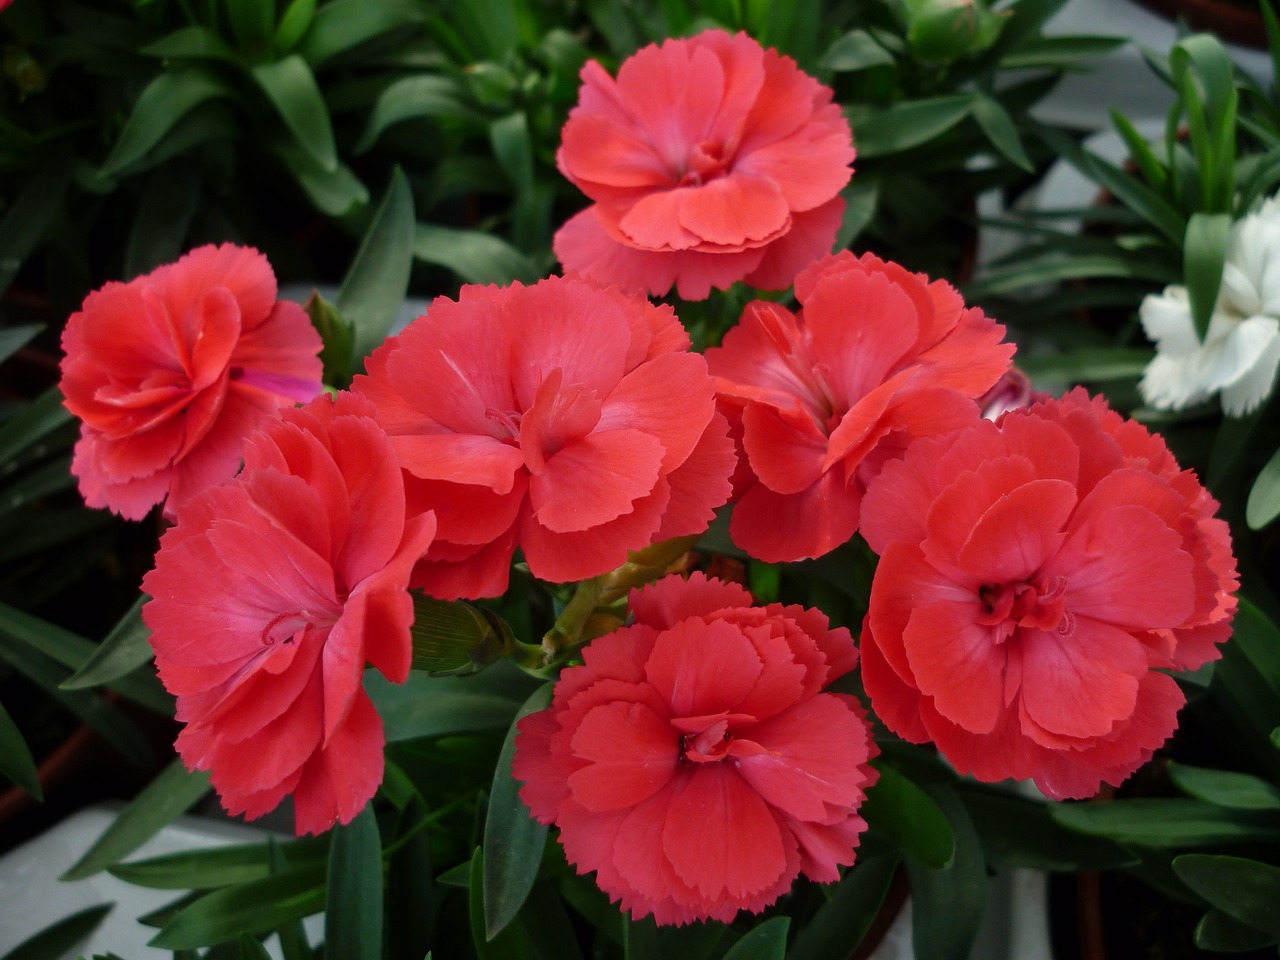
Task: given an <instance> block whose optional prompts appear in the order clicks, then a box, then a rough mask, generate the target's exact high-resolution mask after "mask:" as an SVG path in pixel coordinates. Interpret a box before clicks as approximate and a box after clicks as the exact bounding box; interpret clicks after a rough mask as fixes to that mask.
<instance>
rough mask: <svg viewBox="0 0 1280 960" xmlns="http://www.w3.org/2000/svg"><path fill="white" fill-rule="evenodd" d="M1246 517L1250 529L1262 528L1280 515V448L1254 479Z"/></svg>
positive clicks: (1245, 513) (1245, 511)
mask: <svg viewBox="0 0 1280 960" xmlns="http://www.w3.org/2000/svg"><path fill="white" fill-rule="evenodd" d="M1244 517H1245V521H1246V522H1247V523H1248V524H1249V529H1250V530H1261V529H1262V528H1263V527H1265V526H1266V525H1267V524H1269V523H1270V522H1271V521H1272V520H1274V519H1275V518H1276V517H1280V450H1277V451H1276V452H1275V453H1273V454H1272V455H1271V459H1270V460H1268V461H1267V463H1266V466H1264V467H1263V468H1262V470H1261V471H1260V472H1259V473H1258V477H1257V479H1256V480H1254V481H1253V486H1252V487H1251V488H1250V489H1249V499H1248V502H1246V504H1245V508H1244Z"/></svg>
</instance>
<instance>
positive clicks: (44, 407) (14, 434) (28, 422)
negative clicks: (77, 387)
mask: <svg viewBox="0 0 1280 960" xmlns="http://www.w3.org/2000/svg"><path fill="white" fill-rule="evenodd" d="M70 422H71V413H70V411H68V410H67V408H66V407H64V406H63V405H62V391H60V390H59V389H58V388H57V387H50V388H49V389H48V390H46V391H45V392H44V393H42V394H40V396H38V397H36V398H35V399H34V400H32V401H31V402H30V403H28V404H27V405H26V406H25V407H23V408H22V409H21V410H19V411H18V412H17V413H16V414H14V415H13V416H12V417H10V418H9V419H8V420H6V421H5V422H4V425H3V426H0V468H3V467H4V466H5V465H6V464H9V463H10V462H12V461H13V459H14V458H15V457H17V456H18V454H20V453H22V452H23V451H24V450H27V449H28V448H30V447H32V446H34V445H35V444H37V443H39V442H40V441H41V440H43V439H44V438H45V437H47V436H48V435H49V434H51V433H52V432H53V431H54V430H57V429H58V428H59V427H60V426H62V425H63V424H65V423H70Z"/></svg>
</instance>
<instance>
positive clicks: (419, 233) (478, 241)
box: [413, 223, 538, 284]
mask: <svg viewBox="0 0 1280 960" xmlns="http://www.w3.org/2000/svg"><path fill="white" fill-rule="evenodd" d="M413 255H414V257H416V258H417V259H418V260H421V261H423V262H424V263H434V264H437V265H438V266H442V267H446V268H448V269H449V270H452V271H453V272H454V273H456V274H457V275H458V276H459V277H461V278H462V280H463V281H464V282H466V283H499V284H505V283H510V282H511V281H512V280H520V281H523V282H526V283H529V282H532V281H533V280H534V279H536V278H537V275H538V268H537V267H536V266H535V265H534V264H533V263H532V262H531V261H530V260H529V258H528V257H526V256H525V255H524V254H523V253H521V252H520V251H519V250H517V249H516V248H515V247H513V246H512V245H511V244H509V243H508V242H507V241H505V240H503V239H502V238H501V237H495V236H494V235H493V234H491V233H486V232H484V231H483V230H454V229H451V228H449V227H439V226H436V225H434V224H426V223H420V224H418V225H417V227H416V228H414V235H413Z"/></svg>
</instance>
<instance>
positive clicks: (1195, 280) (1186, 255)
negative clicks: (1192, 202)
mask: <svg viewBox="0 0 1280 960" xmlns="http://www.w3.org/2000/svg"><path fill="white" fill-rule="evenodd" d="M1230 232H1231V216H1230V214H1226V213H1193V214H1192V215H1191V219H1190V220H1188V221H1187V233H1186V239H1185V240H1184V241H1183V247H1182V272H1183V274H1184V276H1185V277H1186V282H1187V297H1188V298H1189V299H1190V301H1191V319H1192V320H1194V321H1195V325H1196V332H1197V334H1198V335H1199V337H1200V339H1201V340H1204V338H1205V333H1206V332H1207V331H1208V329H1209V318H1210V317H1211V316H1212V315H1213V308H1214V306H1215V305H1216V304H1217V302H1218V287H1219V286H1220V285H1221V283H1222V263H1223V261H1224V260H1225V259H1226V255H1227V236H1228V234H1229V233H1230Z"/></svg>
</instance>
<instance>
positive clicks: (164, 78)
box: [101, 66, 232, 176]
mask: <svg viewBox="0 0 1280 960" xmlns="http://www.w3.org/2000/svg"><path fill="white" fill-rule="evenodd" d="M231 95H232V90H231V88H230V87H228V86H227V84H226V83H225V82H223V81H222V80H221V79H220V78H219V77H217V76H215V75H214V74H213V73H212V72H211V71H209V70H207V69H205V68H204V67H194V66H193V67H184V68H180V69H177V70H168V71H166V72H164V73H162V74H160V75H159V76H158V77H156V78H155V79H154V80H152V81H151V83H149V84H148V85H147V86H146V88H145V89H144V90H143V91H142V93H141V94H139V95H138V100H137V102H136V103H135V104H134V106H133V112H132V113H130V114H129V118H128V119H127V120H126V121H125V124H124V127H123V128H122V129H121V131H120V138H119V139H118V140H117V141H116V144H115V146H114V147H113V148H112V150H111V153H110V154H109V155H108V156H107V159H106V160H105V161H104V162H103V164H102V170H101V173H102V175H103V176H112V175H114V174H117V173H119V172H120V171H122V170H124V169H125V168H126V167H129V166H131V165H132V164H135V163H137V162H138V161H139V160H141V159H143V157H145V156H146V155H147V153H148V151H150V150H151V148H152V147H154V146H155V145H156V144H158V143H159V142H160V141H161V139H163V138H164V136H165V134H167V133H168V132H169V131H170V130H172V129H173V128H174V126H176V125H177V123H178V121H179V120H181V119H182V118H183V117H185V116H186V115H187V114H188V113H190V112H191V111H192V110H194V109H195V108H196V107H197V106H199V105H200V104H202V103H205V102H207V101H209V100H213V99H215V98H218V97H227V96H231Z"/></svg>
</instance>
